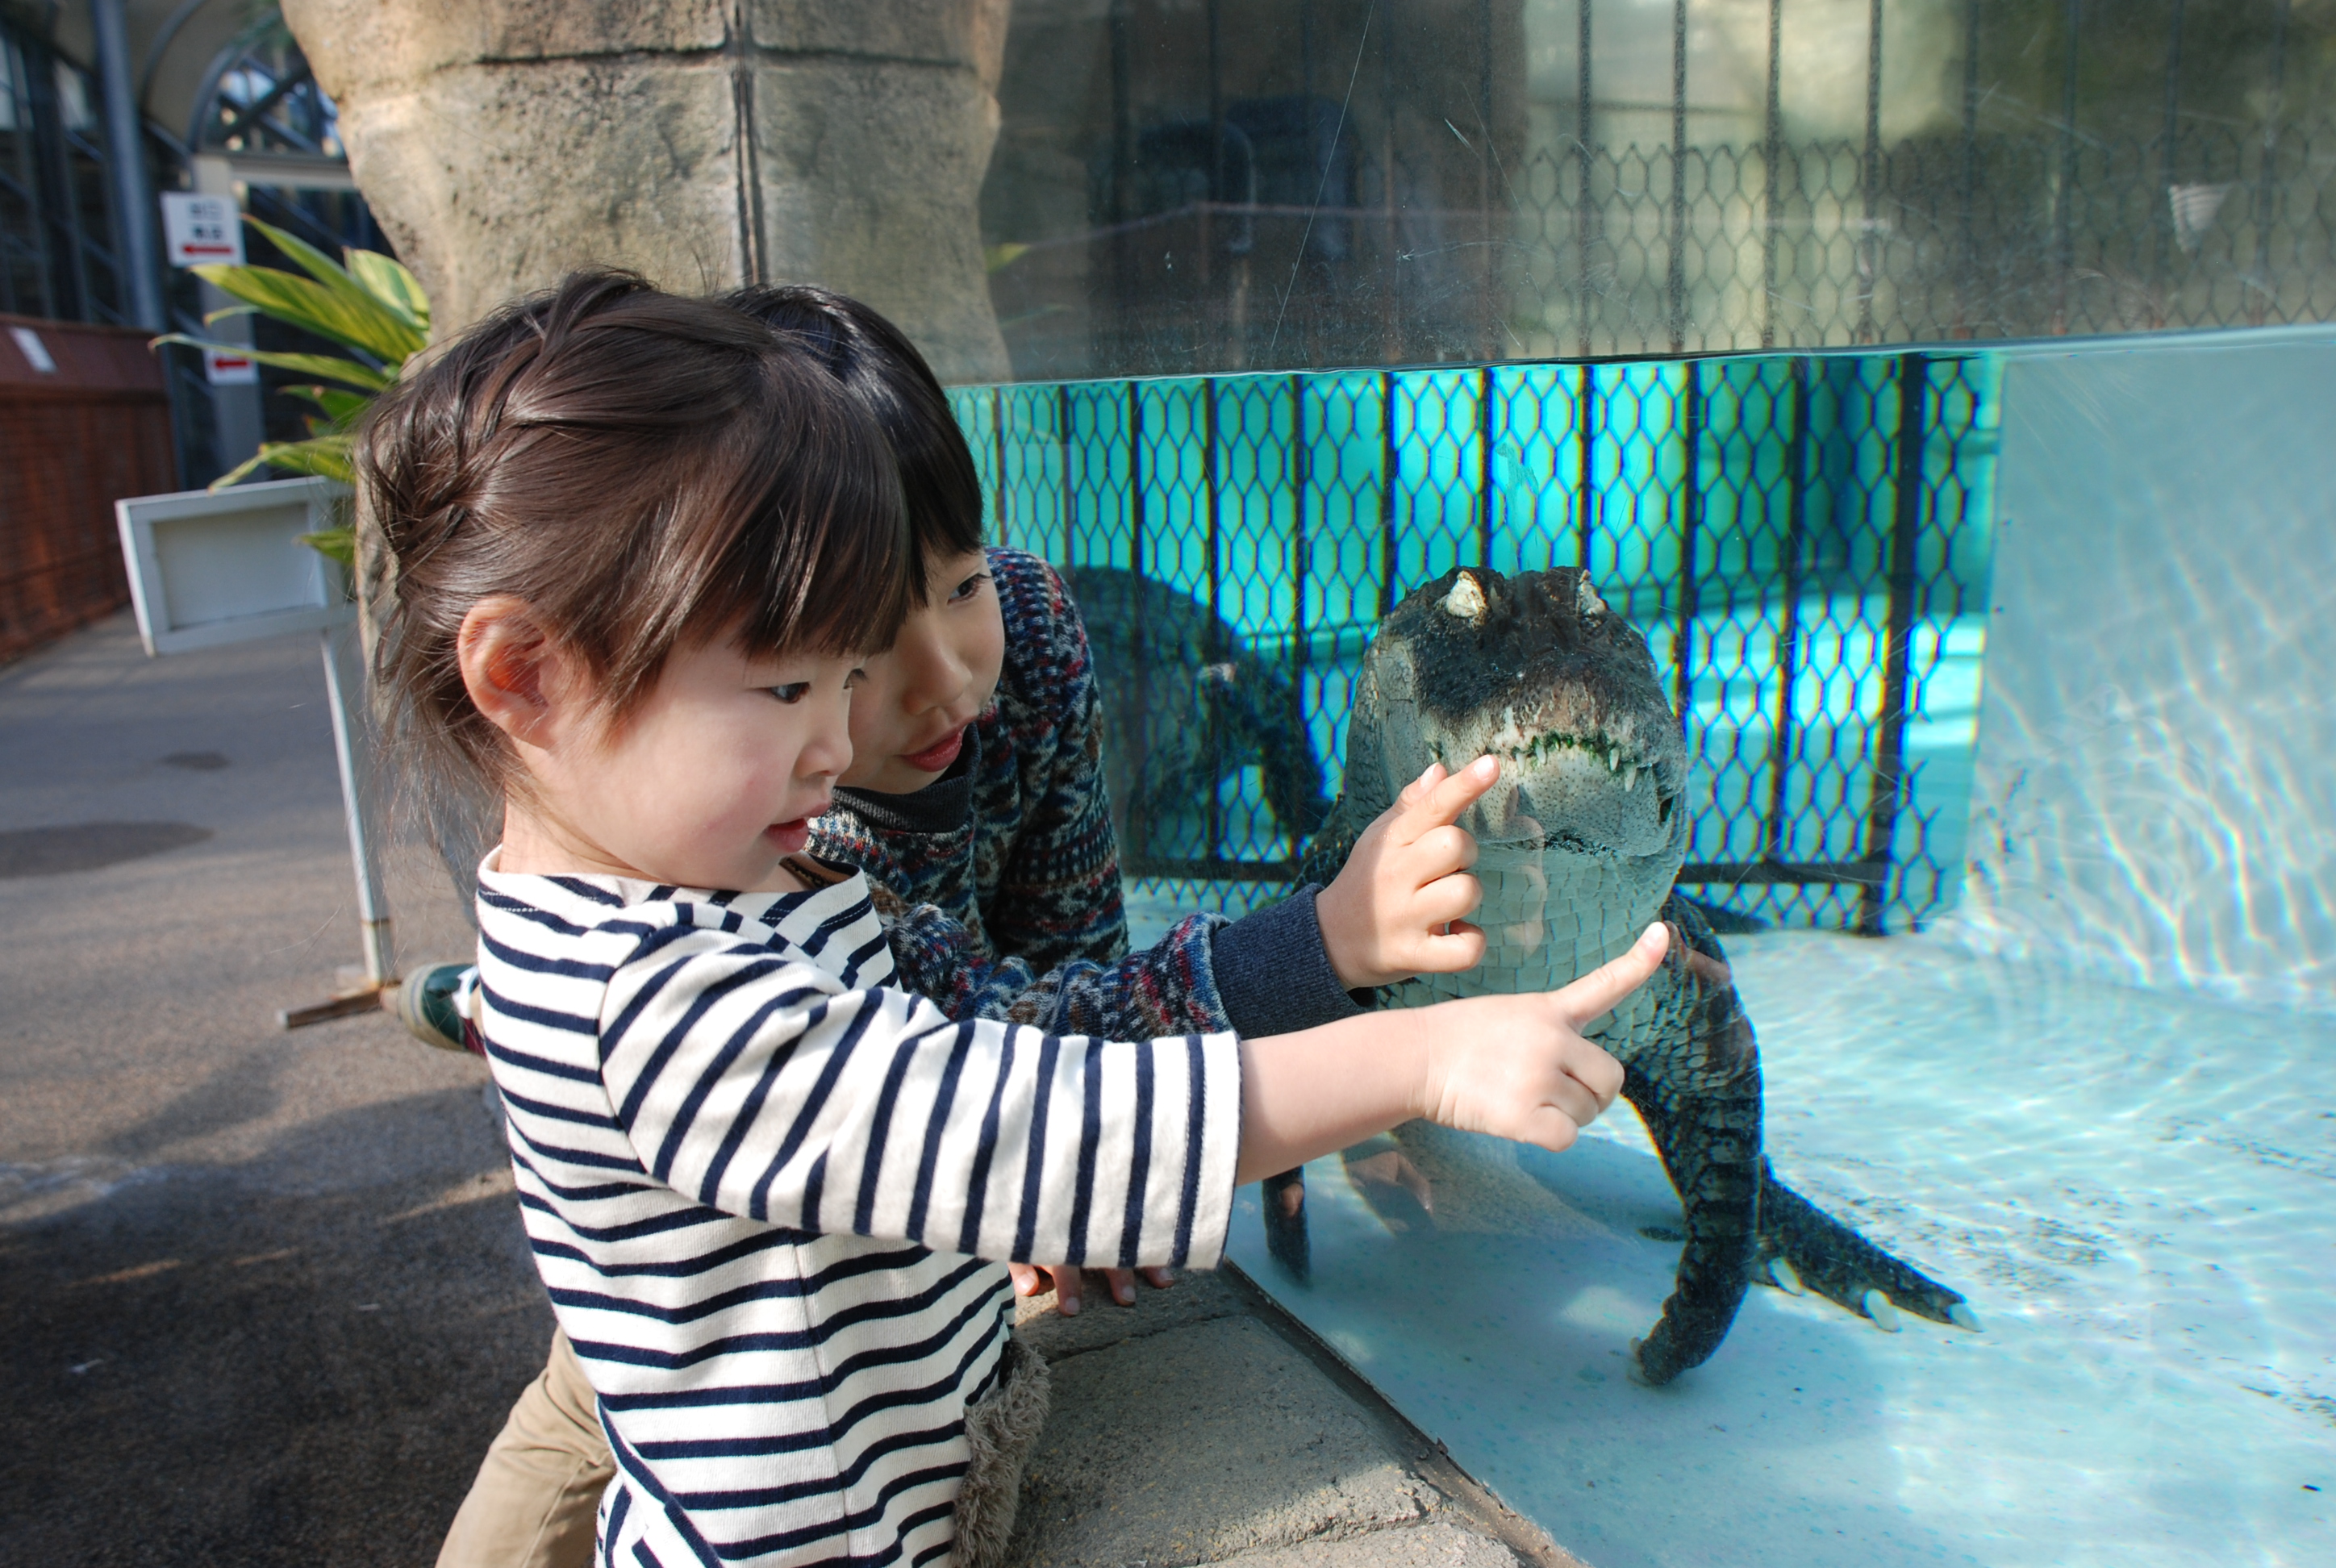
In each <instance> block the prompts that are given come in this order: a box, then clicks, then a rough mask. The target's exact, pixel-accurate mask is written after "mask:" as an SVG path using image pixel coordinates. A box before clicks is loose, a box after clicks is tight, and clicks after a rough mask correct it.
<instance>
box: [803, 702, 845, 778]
mask: <svg viewBox="0 0 2336 1568" xmlns="http://www.w3.org/2000/svg"><path fill="white" fill-rule="evenodd" d="M851 717H852V709H851V706H850V705H849V704H848V703H839V704H837V705H835V706H834V707H833V708H832V710H831V711H830V712H829V714H828V716H827V719H826V722H824V723H822V725H821V726H819V728H818V729H817V730H815V731H814V732H813V735H812V736H811V738H810V739H809V740H808V741H806V742H805V743H804V745H803V751H802V753H801V754H800V755H799V756H798V757H797V759H796V762H795V771H796V772H797V773H799V774H805V775H817V774H840V773H842V771H843V770H844V769H846V768H848V767H850V766H851V765H852V723H851Z"/></svg>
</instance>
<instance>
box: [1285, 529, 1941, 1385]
mask: <svg viewBox="0 0 2336 1568" xmlns="http://www.w3.org/2000/svg"><path fill="white" fill-rule="evenodd" d="M1487 752H1489V753H1491V754H1493V755H1495V756H1497V757H1499V758H1500V759H1501V768H1502V773H1501V779H1500V782H1499V783H1498V784H1495V785H1494V788H1493V791H1492V792H1491V793H1490V794H1487V795H1486V796H1484V799H1482V800H1480V801H1478V802H1477V803H1475V804H1474V805H1472V806H1471V807H1469V809H1468V812H1467V813H1466V814H1465V815H1464V816H1463V817H1462V819H1461V825H1462V826H1464V827H1465V828H1467V829H1469V831H1470V832H1472V833H1474V834H1475V837H1476V841H1477V844H1478V859H1477V862H1476V867H1475V871H1476V875H1477V877H1478V878H1479V880H1480V881H1482V883H1483V885H1484V904H1483V906H1482V908H1481V909H1480V910H1479V911H1478V913H1477V915H1476V923H1477V924H1478V925H1480V926H1481V927H1482V928H1483V930H1484V933H1485V941H1486V950H1485V956H1484V962H1483V963H1482V964H1481V965H1479V966H1478V967H1477V968H1475V969H1470V970H1467V971H1465V973H1461V974H1455V975H1430V976H1422V977H1420V978H1418V979H1413V980H1408V981H1406V982H1404V983H1402V984H1400V985H1397V986H1393V987H1388V988H1386V989H1383V990H1381V991H1380V993H1379V995H1378V998H1377V1000H1378V1002H1379V1004H1380V1005H1381V1006H1396V1007H1418V1006H1425V1005H1427V1004H1430V1003H1433V1002H1436V1001H1441V1000H1445V999H1447V998H1453V997H1460V996H1470V995H1480V994H1483V993H1485V992H1488V991H1515V990H1524V989H1535V990H1552V989H1557V988H1559V987H1561V986H1563V985H1565V984H1567V983H1568V982H1570V981H1572V979H1574V978H1575V977H1577V976H1579V975H1582V974H1584V973H1587V972H1588V971H1589V970H1591V969H1595V968H1596V967H1597V966H1598V965H1600V964H1601V963H1604V962H1606V961H1607V960H1608V959H1611V958H1614V957H1616V956H1618V955H1619V954H1621V952H1622V951H1623V950H1626V949H1628V948H1629V947H1630V944H1631V942H1632V941H1633V940H1635V939H1636V938H1637V936H1638V934H1639V933H1640V931H1641V930H1645V929H1646V927H1647V925H1648V924H1649V923H1650V922H1651V921H1653V920H1657V919H1660V920H1665V921H1668V922H1669V926H1670V929H1671V950H1670V952H1669V955H1668V956H1667V957H1666V959H1665V961H1664V966H1663V968H1662V969H1660V970H1659V971H1658V972H1657V974H1656V975H1655V977H1654V978H1653V979H1650V981H1649V982H1648V983H1647V984H1646V985H1645V986H1643V987H1642V988H1640V990H1639V991H1638V992H1637V993H1636V994H1634V995H1633V996H1632V997H1631V998H1630V999H1629V1000H1628V1001H1626V1002H1625V1003H1623V1004H1622V1005H1621V1007H1619V1008H1615V1009H1614V1011H1613V1012H1611V1014H1608V1015H1607V1016H1606V1017H1605V1018H1603V1019H1601V1020H1596V1021H1593V1023H1592V1024H1591V1027H1589V1028H1588V1029H1586V1030H1585V1031H1584V1032H1585V1033H1586V1034H1587V1035H1589V1037H1591V1038H1593V1039H1595V1040H1597V1041H1598V1042H1599V1043H1600V1044H1601V1045H1603V1046H1604V1047H1606V1048H1607V1049H1608V1050H1609V1051H1611V1052H1612V1053H1613V1055H1614V1056H1615V1057H1616V1058H1617V1059H1618V1060H1620V1061H1621V1064H1622V1066H1623V1067H1624V1070H1625V1077H1624V1080H1623V1086H1622V1094H1623V1096H1624V1097H1625V1098H1627V1099H1628V1100H1629V1101H1630V1105H1631V1108H1632V1109H1633V1110H1635V1111H1636V1112H1637V1113H1638V1115H1639V1118H1640V1121H1641V1122H1643V1123H1644V1124H1645V1125H1646V1129H1647V1132H1648V1135H1650V1138H1651V1139H1652V1140H1653V1143H1654V1145H1655V1148H1656V1151H1657V1152H1658V1153H1659V1154H1660V1156H1661V1158H1662V1163H1663V1167H1664V1170H1665V1172H1666V1174H1668V1175H1669V1178H1670V1182H1671V1185H1672V1187H1673V1189H1674V1190H1675V1191H1676V1192H1677V1193H1678V1194H1679V1203H1680V1206H1681V1209H1682V1211H1683V1213H1684V1217H1685V1232H1686V1233H1685V1236H1684V1238H1678V1237H1674V1238H1672V1239H1683V1240H1684V1242H1685V1246H1684V1248H1683V1250H1682V1251H1681V1254H1680V1258H1679V1272H1678V1276H1677V1279H1676V1281H1675V1282H1674V1288H1673V1290H1672V1293H1671V1295H1670V1298H1669V1300H1667V1301H1666V1302H1665V1303H1664V1305H1663V1310H1662V1315H1661V1318H1660V1320H1659V1321H1658V1322H1657V1323H1656V1324H1655V1326H1654V1327H1653V1329H1651V1330H1650V1331H1649V1332H1648V1334H1647V1335H1646V1337H1645V1338H1644V1339H1640V1340H1639V1341H1638V1342H1637V1343H1636V1344H1635V1345H1634V1346H1633V1348H1632V1349H1633V1353H1634V1356H1635V1362H1634V1366H1633V1376H1634V1377H1635V1378H1638V1379H1639V1380H1640V1381H1642V1382H1645V1383H1648V1384H1652V1385H1660V1384H1664V1383H1668V1382H1669V1381H1670V1380H1671V1379H1672V1378H1676V1377H1677V1376H1678V1375H1679V1373H1680V1372H1682V1371H1684V1370H1686V1369H1687V1368H1691V1367H1694V1366H1697V1365H1699V1364H1700V1363H1701V1362H1702V1361H1703V1360H1704V1359H1707V1358H1708V1357H1709V1356H1710V1355H1711V1353H1712V1352H1713V1351H1714V1350H1715V1349H1718V1346H1719V1344H1720V1341H1721V1340H1722V1339H1725V1338H1726V1337H1727V1334H1728V1328H1729V1326H1730V1325H1731V1324H1732V1323H1733V1322H1734V1321H1735V1318H1736V1313H1737V1308H1738V1307H1739V1306H1740V1305H1741V1304H1742V1301H1743V1299H1744V1293H1745V1290H1746V1288H1747V1285H1749V1284H1750V1283H1751V1282H1753V1281H1756V1280H1757V1281H1761V1282H1764V1283H1769V1284H1774V1285H1776V1286H1779V1287H1781V1288H1783V1289H1786V1290H1792V1291H1795V1292H1796V1293H1797V1292H1799V1291H1802V1290H1815V1291H1816V1292H1817V1293H1818V1294H1820V1295H1822V1296H1825V1297H1826V1298H1828V1299H1829V1300H1833V1301H1835V1302H1837V1303H1838V1304H1840V1305H1841V1306H1843V1307H1845V1308H1847V1309H1848V1310H1851V1311H1853V1312H1856V1313H1858V1314H1860V1315H1861V1316H1864V1317H1866V1318H1870V1319H1872V1320H1874V1321H1875V1322H1876V1323H1877V1325H1879V1326H1881V1327H1883V1328H1891V1329H1894V1328H1896V1327H1897V1326H1898V1318H1897V1312H1898V1310H1901V1309H1903V1310H1906V1311H1909V1312H1912V1313H1914V1314H1916V1315H1918V1316H1920V1317H1922V1318H1927V1319H1930V1320H1934V1321H1937V1322H1942V1323H1952V1324H1954V1325H1956V1326H1958V1327H1961V1328H1965V1329H1976V1328H1978V1326H1979V1323H1978V1319H1977V1317H1976V1315H1975V1314H1974V1313H1973V1312H1972V1310H1971V1307H1970V1306H1969V1304H1968V1303H1967V1302H1966V1301H1965V1300H1964V1299H1963V1297H1962V1296H1961V1294H1960V1293H1959V1292H1957V1291H1955V1290H1950V1289H1949V1288H1947V1287H1946V1286H1944V1285H1942V1284H1940V1283H1939V1282H1938V1281H1935V1280H1932V1279H1931V1278H1930V1277H1929V1276H1928V1275H1926V1274H1924V1273H1922V1271H1920V1270H1918V1269H1915V1268H1913V1267H1912V1266H1911V1265H1909V1264H1907V1263H1905V1262H1903V1261H1900V1260H1898V1259H1897V1258H1894V1257H1893V1256H1891V1255H1890V1254H1889V1253H1887V1252H1885V1251H1883V1250H1882V1249H1880V1248H1879V1247H1876V1246H1875V1245H1874V1244H1873V1243H1872V1242H1868V1241H1866V1240H1865V1239H1864V1237H1862V1236H1860V1235H1859V1234H1858V1233H1857V1232H1854V1231H1853V1230H1851V1229H1850V1228H1849V1227H1848V1226H1846V1225H1844V1224H1843V1223H1842V1222H1839V1221H1838V1220H1835V1218H1833V1217H1832V1216H1831V1215H1829V1214H1827V1213H1825V1212H1824V1211H1822V1210H1820V1209H1818V1208H1817V1207H1816V1206H1815V1204H1813V1203H1810V1202H1809V1201H1808V1200H1807V1199H1806V1198H1804V1197H1802V1196H1801V1195H1800V1194H1799V1193H1796V1192H1794V1191H1793V1190H1792V1189H1791V1188H1790V1187H1787V1186H1786V1185H1785V1184H1784V1183H1782V1182H1780V1181H1778V1180H1777V1178H1776V1172H1775V1170H1774V1169H1773V1167H1772V1166H1771V1165H1770V1163H1769V1161H1768V1158H1767V1154H1765V1153H1764V1152H1763V1150H1762V1147H1761V1080H1760V1056H1759V1050H1758V1047H1757V1044H1756V1042H1755V1040H1754V1037H1753V1033H1752V1025H1751V1022H1750V1020H1749V1019H1747V1018H1746V1017H1745V1014H1744V1008H1743V1006H1742V1004H1741V1003H1740V1001H1739V1000H1738V999H1737V993H1736V988H1735V985H1734V983H1733V981H1732V979H1731V978H1730V974H1729V970H1728V958H1727V954H1726V953H1725V952H1724V951H1723V950H1721V948H1720V944H1719V940H1718V937H1717V936H1716V935H1715V934H1714V932H1713V930H1712V926H1711V922H1710V920H1708V918H1707V917H1706V914H1705V912H1704V910H1703V908H1702V907H1701V906H1700V905H1698V904H1697V903H1695V902H1693V901H1689V900H1688V899H1685V898H1682V897H1681V896H1679V894H1678V892H1677V891H1675V889H1674V888H1673V885H1672V884H1673V881H1674V880H1675V879H1676V877H1677V876H1678V873H1679V868H1680V866H1681V864H1682V863H1683V862H1684V860H1685V858H1686V853H1687V838H1688V816H1689V812H1688V809H1687V805H1686V791H1687V784H1688V757H1687V746H1686V742H1685V739H1684V737H1683V735H1682V734H1681V730H1680V726H1679V718H1678V716H1677V715H1676V714H1674V713H1673V711H1672V709H1671V706H1670V704H1669V701H1668V700H1667V699H1666V698H1665V696H1664V695H1663V690H1662V686H1661V683H1660V680H1659V678H1658V677H1657V675H1656V672H1655V666H1654V660H1653V658H1652V657H1651V656H1650V654H1649V652H1648V650H1647V644H1646V640H1645V638H1642V637H1640V635H1639V633H1638V632H1637V631H1635V630H1634V629H1632V628H1631V627H1630V623H1629V622H1628V621H1627V620H1625V619H1624V618H1622V617H1621V615H1618V614H1616V613H1615V612H1614V611H1613V610H1611V609H1609V608H1608V606H1607V605H1606V603H1605V602H1604V600H1602V599H1601V598H1600V597H1599V595H1598V592H1597V589H1596V588H1595V587H1594V586H1593V585H1592V584H1591V580H1590V578H1589V576H1588V574H1587V573H1585V572H1582V571H1579V570H1572V569H1563V570H1552V571H1541V572H1524V573H1521V574H1519V575H1517V576H1515V577H1504V576H1502V575H1501V574H1500V573H1498V572H1494V571H1491V570H1479V569H1465V570H1455V571H1452V572H1448V573H1446V574H1445V576H1444V577H1442V578H1440V579H1437V580H1436V582H1434V583H1432V584H1429V585H1427V586H1426V587H1424V588H1422V589H1417V590H1416V591H1414V592H1413V593H1412V594H1410V595H1409V596H1408V597H1407V598H1406V599H1404V601H1403V602H1402V603H1401V604H1400V605H1398V606H1397V608H1396V609H1394V611H1392V612H1391V613H1390V614H1389V615H1388V617H1387V620H1386V622H1385V623H1384V624H1383V625H1382V627H1381V628H1380V630H1379V633H1378V636H1377V638H1376V639H1375V640H1374V642H1373V643H1372V645H1371V647H1370V649H1369V651H1368V653H1367V654H1366V655H1365V656H1364V661H1363V666H1362V670H1361V673H1360V676H1359V678H1358V683H1357V686H1356V693H1355V706H1354V708H1353V710H1352V713H1351V716H1350V717H1349V718H1348V729H1347V752H1346V764H1347V772H1346V780H1345V790H1344V793H1343V794H1341V795H1340V796H1339V798H1338V802H1337V803H1336V804H1335V805H1334V806H1333V807H1332V808H1331V812H1330V814H1329V819H1328V820H1327V821H1326V822H1325V823H1323V825H1322V828H1321V830H1320V831H1319V833H1317V834H1316V835H1315V837H1314V839H1313V840H1312V842H1310V843H1309V845H1308V847H1307V850H1306V852H1305V855H1304V859H1303V866H1302V874H1303V875H1304V877H1305V878H1306V879H1307V880H1308V881H1318V882H1326V883H1327V882H1328V881H1329V879H1330V878H1331V877H1332V876H1334V875H1335V874H1337V872H1338V868H1339V867H1340V866H1341V865H1343V864H1344V863H1345V861H1346V857H1347V855H1348V852H1349V851H1350V850H1351V849H1352V847H1353V845H1354V842H1355V839H1356V837H1357V836H1358V834H1359V833H1361V832H1362V830H1363V829H1364V828H1365V827H1367V826H1368V824H1369V823H1371V821H1372V820H1373V819H1374V818H1376V817H1377V815H1378V814H1379V813H1381V812H1383V811H1385V810H1386V809H1387V806H1388V805H1389V804H1391V803H1393V801H1394V800H1395V797H1396V794H1397V791H1398V790H1400V789H1401V788H1402V786H1403V785H1404V784H1406V783H1407V782H1408V781H1410V780H1411V779H1413V778H1415V777H1416V776H1417V775H1418V774H1419V773H1420V771H1421V770H1422V769H1423V768H1425V767H1426V765H1428V764H1429V763H1430V762H1441V763H1443V764H1445V765H1446V766H1449V767H1460V766H1463V765H1466V764H1467V763H1468V762H1470V761H1472V760H1474V759H1475V757H1477V756H1479V755H1483V754H1484V753H1487ZM1449 1136H1450V1135H1446V1138H1447V1139H1448V1137H1449ZM1451 1154H1452V1151H1451V1149H1450V1147H1449V1146H1448V1144H1447V1143H1445V1142H1444V1141H1441V1140H1438V1139H1437V1138H1436V1130H1435V1129H1432V1128H1429V1127H1426V1125H1422V1124H1413V1125H1411V1126H1409V1127H1407V1128H1405V1129H1401V1130H1399V1131H1398V1132H1397V1135H1396V1137H1395V1142H1394V1145H1393V1146H1379V1145H1378V1144H1374V1145H1373V1146H1372V1147H1370V1148H1368V1149H1364V1148H1358V1149H1356V1150H1353V1151H1349V1159H1348V1173H1349V1176H1350V1179H1352V1180H1354V1181H1355V1183H1356V1185H1357V1186H1358V1188H1360V1189H1364V1190H1365V1191H1366V1194H1367V1196H1368V1195H1372V1194H1377V1195H1378V1196H1379V1198H1380V1199H1381V1202H1380V1203H1377V1204H1375V1206H1378V1207H1380V1208H1381V1209H1382V1212H1383V1213H1394V1212H1396V1211H1397V1210H1401V1209H1409V1210H1411V1211H1412V1213H1413V1215H1414V1217H1415V1219H1417V1218H1423V1217H1424V1215H1423V1214H1421V1213H1420V1211H1422V1210H1424V1209H1425V1206H1426V1202H1427V1201H1428V1200H1429V1199H1430V1197H1431V1195H1432V1194H1431V1185H1432V1184H1431V1183H1430V1182H1429V1181H1428V1180H1427V1179H1426V1177H1424V1176H1423V1175H1422V1174H1420V1167H1423V1166H1424V1167H1426V1169H1427V1171H1428V1172H1429V1174H1431V1175H1432V1174H1434V1172H1435V1171H1436V1168H1437V1167H1438V1166H1439V1165H1444V1166H1448V1164H1449V1163H1450V1157H1451ZM1406 1193H1408V1194H1409V1195H1408V1196H1406ZM1266 1199H1267V1201H1266V1203H1265V1205H1264V1208H1265V1217H1266V1229H1267V1242H1268V1248H1269V1251H1270V1252H1271V1254H1272V1255H1273V1256H1274V1257H1275V1258H1276V1259H1277V1260H1278V1261H1280V1263H1281V1264H1282V1266H1284V1267H1285V1268H1287V1269H1289V1270H1290V1271H1292V1272H1293V1273H1295V1274H1297V1275H1298V1276H1299V1277H1300V1278H1301V1279H1302V1278H1303V1277H1304V1275H1305V1273H1306V1267H1307V1247H1306V1231H1305V1189H1304V1185H1303V1173H1301V1172H1290V1173H1285V1174H1282V1175H1280V1176H1278V1177H1275V1178H1272V1179H1271V1180H1270V1181H1269V1182H1268V1183H1267V1192H1266ZM1415 1200H1416V1202H1415ZM1650 1233H1651V1232H1650Z"/></svg>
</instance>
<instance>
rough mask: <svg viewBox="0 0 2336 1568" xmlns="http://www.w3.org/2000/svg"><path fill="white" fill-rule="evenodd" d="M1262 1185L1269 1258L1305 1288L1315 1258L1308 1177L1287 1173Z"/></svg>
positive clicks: (1296, 1173) (1291, 1172)
mask: <svg viewBox="0 0 2336 1568" xmlns="http://www.w3.org/2000/svg"><path fill="white" fill-rule="evenodd" d="M1262 1185H1263V1187H1264V1190H1265V1192H1264V1195H1265V1251H1266V1256H1268V1257H1270V1258H1271V1259H1272V1260H1273V1261H1275V1262H1277V1263H1279V1264H1280V1265H1281V1267H1282V1270H1283V1271H1284V1272H1286V1273H1288V1274H1289V1276H1290V1278H1291V1279H1292V1280H1295V1281H1298V1283H1299V1284H1301V1285H1302V1284H1304V1283H1305V1282H1306V1281H1307V1279H1308V1277H1309V1275H1311V1274H1312V1272H1313V1259H1312V1254H1311V1251H1310V1249H1309V1247H1308V1246H1307V1242H1306V1173H1305V1172H1303V1171H1284V1172H1282V1173H1281V1174H1280V1175H1278V1176H1268V1177H1266V1178H1265V1181H1264V1182H1263V1183H1262Z"/></svg>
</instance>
